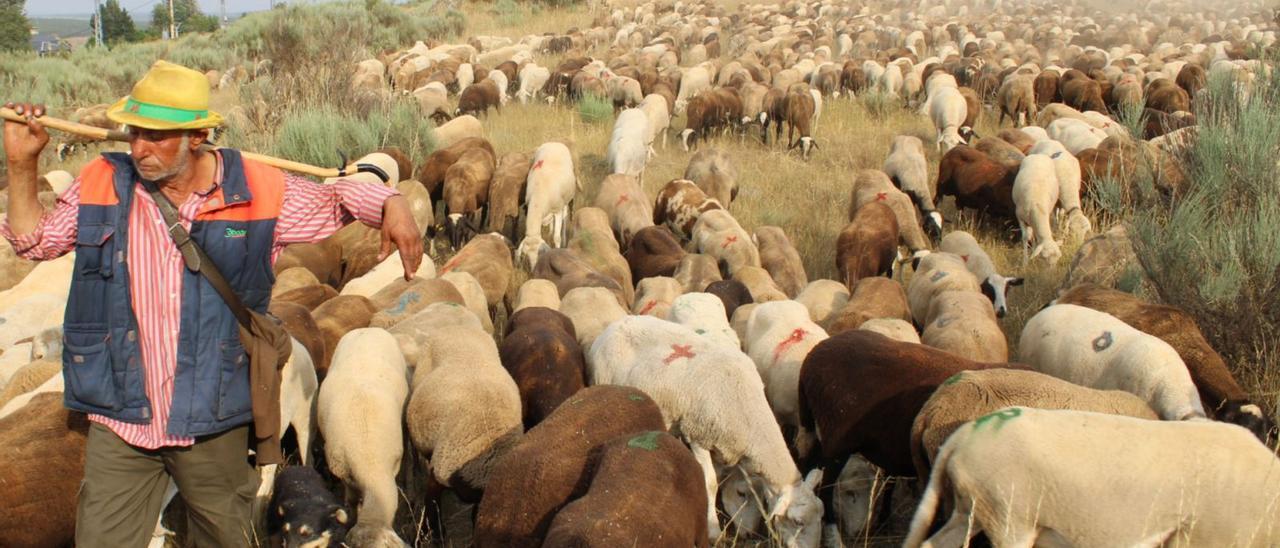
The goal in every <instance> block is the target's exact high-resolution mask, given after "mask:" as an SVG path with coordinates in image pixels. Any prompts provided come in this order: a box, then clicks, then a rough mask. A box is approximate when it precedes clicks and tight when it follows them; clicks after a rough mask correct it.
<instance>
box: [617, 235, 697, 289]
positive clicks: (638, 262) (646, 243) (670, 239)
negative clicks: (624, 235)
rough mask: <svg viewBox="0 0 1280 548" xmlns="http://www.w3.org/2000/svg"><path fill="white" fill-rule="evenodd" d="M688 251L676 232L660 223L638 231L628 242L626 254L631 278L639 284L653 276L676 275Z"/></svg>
mask: <svg viewBox="0 0 1280 548" xmlns="http://www.w3.org/2000/svg"><path fill="white" fill-rule="evenodd" d="M686 253H687V252H686V251H685V250H684V248H683V247H680V242H679V240H677V239H676V236H675V234H672V233H671V230H670V229H668V228H667V227H665V226H660V225H659V226H649V227H645V228H642V229H640V230H639V231H638V232H636V233H635V235H634V236H632V237H631V241H630V242H629V243H628V244H627V252H626V253H625V254H624V256H625V257H626V259H627V266H628V267H630V268H631V279H632V280H635V282H636V283H637V284H638V283H640V280H643V279H645V278H649V277H653V276H674V275H675V273H676V268H677V267H679V266H680V261H682V260H684V256H685V254H686Z"/></svg>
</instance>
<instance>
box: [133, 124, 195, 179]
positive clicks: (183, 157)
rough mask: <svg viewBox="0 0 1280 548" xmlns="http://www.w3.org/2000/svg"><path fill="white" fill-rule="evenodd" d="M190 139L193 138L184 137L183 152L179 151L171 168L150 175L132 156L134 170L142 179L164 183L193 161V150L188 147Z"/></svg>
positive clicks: (184, 169)
mask: <svg viewBox="0 0 1280 548" xmlns="http://www.w3.org/2000/svg"><path fill="white" fill-rule="evenodd" d="M190 139H191V138H190V137H187V136H183V137H182V150H181V152H179V153H178V159H177V162H175V163H174V164H173V166H171V167H170V168H169V169H166V170H164V171H161V172H159V173H156V174H154V175H152V176H148V174H147V173H146V171H144V169H146V168H143V167H142V166H141V165H139V164H138V161H137V160H133V159H132V158H131V160H132V161H133V169H134V171H136V172H137V173H138V176H139V177H142V179H143V180H145V181H147V182H152V183H163V182H167V181H169V180H170V179H172V178H173V177H174V176H175V175H178V174H179V173H182V172H183V171H186V169H187V164H189V163H190V162H191V151H190V150H189V149H188V145H189V143H190Z"/></svg>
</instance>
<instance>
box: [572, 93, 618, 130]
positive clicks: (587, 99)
mask: <svg viewBox="0 0 1280 548" xmlns="http://www.w3.org/2000/svg"><path fill="white" fill-rule="evenodd" d="M578 117H579V118H580V119H581V120H582V121H583V123H587V124H598V123H602V122H608V121H611V120H612V119H613V103H612V102H610V101H609V100H608V99H605V98H603V97H597V96H595V95H590V94H588V95H584V96H582V99H581V100H580V101H578Z"/></svg>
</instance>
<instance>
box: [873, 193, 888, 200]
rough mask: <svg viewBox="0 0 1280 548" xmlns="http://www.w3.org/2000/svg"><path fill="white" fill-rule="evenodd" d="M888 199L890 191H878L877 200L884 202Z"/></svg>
mask: <svg viewBox="0 0 1280 548" xmlns="http://www.w3.org/2000/svg"><path fill="white" fill-rule="evenodd" d="M888 199H889V193H888V192H877V193H876V201H877V202H883V201H885V200H888Z"/></svg>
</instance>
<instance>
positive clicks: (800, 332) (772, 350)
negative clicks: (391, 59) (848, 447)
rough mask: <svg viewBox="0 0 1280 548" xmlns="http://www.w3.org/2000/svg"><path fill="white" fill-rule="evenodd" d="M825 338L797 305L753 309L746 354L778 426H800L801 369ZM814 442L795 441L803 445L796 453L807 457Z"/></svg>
mask: <svg viewBox="0 0 1280 548" xmlns="http://www.w3.org/2000/svg"><path fill="white" fill-rule="evenodd" d="M827 337H828V336H827V332H826V330H824V329H822V327H820V326H819V325H818V324H816V323H814V322H813V320H811V319H809V311H808V310H807V309H806V308H805V307H804V305H802V304H800V303H798V302H795V301H772V302H767V303H762V304H760V305H759V306H757V307H755V308H754V309H752V311H751V316H750V317H749V318H748V319H747V336H746V338H745V339H743V340H744V341H745V342H746V344H745V350H746V352H747V356H749V357H750V358H751V361H753V362H755V364H756V371H758V372H759V373H760V378H761V380H763V381H764V392H765V397H766V398H767V399H768V400H769V407H770V408H771V409H773V414H774V416H776V417H777V418H778V423H779V424H782V425H784V426H785V425H791V426H796V427H799V426H800V401H799V399H800V395H799V390H800V366H801V365H803V364H804V358H805V356H808V355H809V351H810V350H813V347H814V346H817V344H818V343H820V342H822V341H824V340H826V339H827ZM813 441H814V440H813V439H806V440H796V446H797V448H800V447H801V446H802V445H804V447H803V448H800V449H799V451H800V453H801V454H807V453H808V452H809V449H810V448H811V444H812V443H813Z"/></svg>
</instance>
